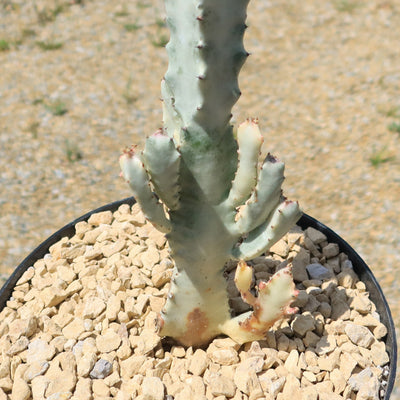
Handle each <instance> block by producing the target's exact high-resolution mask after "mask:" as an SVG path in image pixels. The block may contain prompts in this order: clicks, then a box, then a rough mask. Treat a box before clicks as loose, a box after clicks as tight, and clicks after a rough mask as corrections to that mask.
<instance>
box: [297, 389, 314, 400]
mask: <svg viewBox="0 0 400 400" xmlns="http://www.w3.org/2000/svg"><path fill="white" fill-rule="evenodd" d="M317 399H318V392H317V390H316V389H315V388H314V386H306V387H303V388H302V389H301V400H317Z"/></svg>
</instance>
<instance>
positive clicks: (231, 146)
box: [120, 0, 301, 346]
mask: <svg viewBox="0 0 400 400" xmlns="http://www.w3.org/2000/svg"><path fill="white" fill-rule="evenodd" d="M247 4H248V0H166V1H165V5H166V13H167V19H166V21H167V25H168V27H169V29H170V32H171V37H170V41H169V43H168V44H167V52H168V57H169V66H168V70H167V72H166V74H165V77H164V79H163V81H162V87H161V92H162V98H163V129H162V130H159V131H158V132H156V133H155V134H154V135H152V136H150V137H149V138H148V139H147V140H146V143H145V148H144V151H143V152H137V151H136V149H135V148H132V149H130V150H127V151H125V153H124V154H123V155H122V156H121V158H120V165H121V169H122V175H123V177H124V178H125V179H126V180H127V181H128V183H129V184H130V186H131V188H132V190H133V194H134V196H135V197H136V199H137V201H138V203H139V204H140V205H141V207H142V210H143V212H144V214H145V216H146V218H147V219H148V220H149V221H150V222H151V223H152V224H153V225H154V226H155V227H156V228H157V229H159V230H160V231H162V232H165V234H166V235H167V239H168V242H169V246H170V249H171V255H172V257H173V259H174V262H175V270H174V274H173V277H172V279H171V288H170V292H169V294H168V298H167V302H166V305H165V307H164V309H163V311H162V312H161V313H160V315H159V328H160V329H159V333H160V335H162V336H170V337H173V338H174V339H176V340H177V341H179V342H180V343H182V344H184V345H187V346H191V345H195V346H198V345H203V344H205V343H207V342H209V341H210V340H211V339H212V338H213V337H215V336H217V335H219V334H226V335H229V336H230V337H232V338H233V339H234V340H236V341H238V342H239V343H244V342H248V341H251V340H256V339H261V338H263V337H264V335H265V333H266V331H267V330H268V329H269V328H270V327H271V326H272V324H273V323H274V322H275V321H276V320H277V319H279V318H280V317H282V316H284V315H286V314H291V313H293V312H294V311H295V310H294V309H292V308H290V307H289V305H290V303H291V301H292V300H293V298H294V297H295V295H296V290H295V288H294V283H293V279H292V277H291V271H290V267H287V268H285V269H283V270H280V271H278V272H277V273H276V274H275V275H274V276H273V277H272V278H271V280H270V281H269V282H268V283H265V282H262V283H261V284H260V285H259V287H258V288H257V289H258V296H257V297H256V296H254V295H253V294H252V293H251V292H250V290H249V288H250V283H251V280H252V271H251V268H250V267H248V266H247V265H246V264H245V261H246V260H250V259H252V258H254V257H257V256H259V255H260V254H262V253H263V252H265V251H267V250H268V249H269V248H270V247H271V246H272V245H273V244H274V243H276V242H277V241H278V240H279V239H280V238H281V237H282V236H283V235H284V234H285V233H286V232H287V231H288V230H289V229H290V228H291V226H292V225H294V224H295V222H296V221H297V220H298V219H299V218H300V215H301V212H300V210H299V207H298V204H297V202H292V201H288V200H287V199H285V198H284V197H283V196H282V190H281V185H282V182H283V179H284V175H283V172H284V164H283V163H282V162H281V161H279V160H278V159H276V158H275V157H273V156H272V155H270V154H268V156H267V157H266V158H265V160H264V161H263V162H262V165H261V166H260V167H258V161H259V154H260V148H261V144H262V141H263V139H262V135H261V134H260V131H259V128H258V121H257V120H256V119H248V120H247V121H245V122H244V123H242V124H241V125H240V126H239V127H238V129H237V139H235V138H234V134H233V127H232V126H231V124H230V120H231V116H232V115H231V109H232V106H233V105H234V104H235V103H236V101H237V100H238V98H239V96H240V90H239V87H238V74H239V71H240V69H241V67H242V65H243V63H244V61H245V60H246V58H247V56H248V53H247V52H246V51H245V50H244V47H243V34H244V31H245V28H246V25H245V19H246V9H247ZM230 259H236V260H239V266H238V268H237V273H236V278H235V280H236V282H237V286H238V288H239V290H240V292H241V295H242V298H243V299H244V300H245V301H246V302H248V303H249V304H250V305H252V306H253V308H254V311H253V312H249V313H245V314H243V315H239V316H236V317H231V313H230V309H229V304H228V297H227V292H226V281H225V278H224V276H223V271H224V265H225V264H226V262H227V261H228V260H230Z"/></svg>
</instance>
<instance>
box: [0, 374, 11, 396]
mask: <svg viewBox="0 0 400 400" xmlns="http://www.w3.org/2000/svg"><path fill="white" fill-rule="evenodd" d="M12 387H13V381H12V380H11V378H10V377H9V376H7V377H5V378H1V379H0V389H2V390H4V391H5V392H11V389H12Z"/></svg>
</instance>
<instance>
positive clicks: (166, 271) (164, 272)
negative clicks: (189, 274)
mask: <svg viewBox="0 0 400 400" xmlns="http://www.w3.org/2000/svg"><path fill="white" fill-rule="evenodd" d="M172 272H173V270H172V263H167V262H161V263H160V264H156V265H154V268H153V269H152V272H151V280H152V282H153V284H154V286H155V287H156V288H160V287H162V286H163V285H165V284H166V283H167V282H169V281H170V280H171V277H172Z"/></svg>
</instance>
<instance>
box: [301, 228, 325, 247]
mask: <svg viewBox="0 0 400 400" xmlns="http://www.w3.org/2000/svg"><path fill="white" fill-rule="evenodd" d="M305 234H306V235H307V236H308V237H309V238H310V239H311V240H312V241H313V242H314V243H315V244H320V243H322V242H325V241H326V240H327V237H326V236H325V235H324V234H323V233H322V232H320V231H319V230H317V229H315V228H312V227H308V228H307V229H306V230H305Z"/></svg>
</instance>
